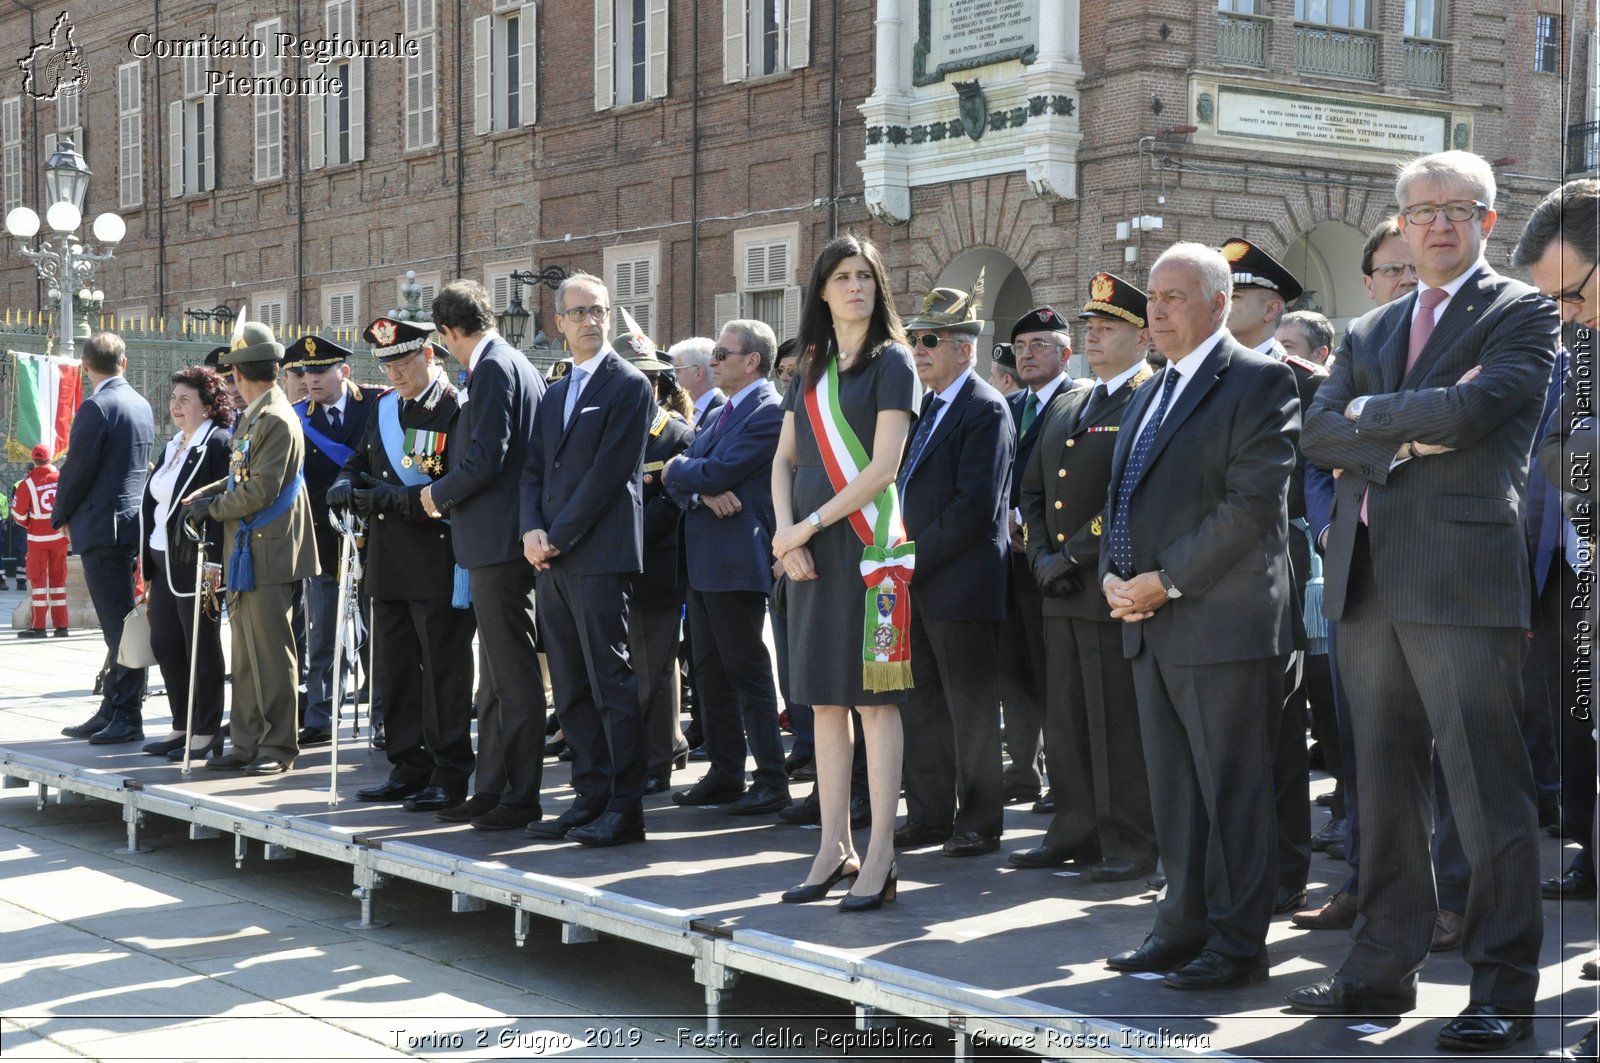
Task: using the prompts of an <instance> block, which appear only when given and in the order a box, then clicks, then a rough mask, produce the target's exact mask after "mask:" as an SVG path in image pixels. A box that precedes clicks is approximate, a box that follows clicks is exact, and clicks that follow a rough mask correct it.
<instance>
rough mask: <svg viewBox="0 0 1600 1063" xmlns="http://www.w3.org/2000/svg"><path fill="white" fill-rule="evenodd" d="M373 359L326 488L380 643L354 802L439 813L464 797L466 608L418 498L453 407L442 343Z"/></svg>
mask: <svg viewBox="0 0 1600 1063" xmlns="http://www.w3.org/2000/svg"><path fill="white" fill-rule="evenodd" d="M389 320H390V319H388V318H379V319H378V320H377V321H374V322H373V323H372V324H371V325H369V326H367V329H366V332H365V336H366V339H367V342H369V343H375V341H376V338H377V332H378V331H382V332H384V333H385V334H387V332H388V330H387V329H386V328H385V327H384V322H386V321H389ZM412 327H413V328H416V329H417V330H418V331H422V329H421V326H416V325H413V326H412ZM394 346H402V347H404V346H408V345H407V344H404V343H400V344H395V345H394ZM373 355H374V357H376V358H377V360H378V364H379V366H381V367H382V369H383V372H384V375H385V376H387V377H388V378H389V379H390V380H391V381H392V382H393V383H394V387H393V388H392V389H391V390H388V391H385V392H383V393H382V394H380V395H379V397H378V398H376V399H373V400H371V402H370V403H369V405H370V407H371V409H372V414H371V416H370V417H368V418H367V423H366V427H365V429H364V430H363V432H362V435H361V438H360V439H359V440H357V442H356V447H355V449H354V451H353V452H352V453H351V455H350V457H349V458H348V459H346V461H345V464H344V467H343V469H341V470H340V472H339V478H338V479H337V480H335V481H334V482H333V484H332V486H330V487H329V488H328V505H329V506H330V507H333V508H336V509H354V510H355V511H356V512H357V513H359V514H360V515H361V516H363V517H366V518H367V561H366V569H365V573H366V575H365V581H366V584H367V589H368V592H369V593H370V594H371V596H372V627H373V638H374V639H375V640H376V641H377V642H378V643H379V644H381V646H382V647H383V652H382V653H381V654H379V655H378V657H377V659H376V661H375V662H374V663H375V665H376V667H377V669H378V671H377V672H376V674H375V675H374V676H373V684H372V690H373V693H374V700H375V701H377V702H378V703H379V704H381V705H383V706H384V726H385V728H386V730H387V732H388V741H387V743H386V744H385V746H384V753H385V754H386V755H387V756H388V758H389V764H390V769H389V778H388V780H386V781H385V782H383V783H380V784H379V785H377V786H369V787H367V788H366V789H363V790H358V791H357V792H356V797H357V798H358V799H359V800H362V801H401V800H403V801H404V802H405V808H406V811H408V812H442V811H444V810H445V809H446V808H449V807H451V806H452V805H455V804H458V803H459V802H461V801H463V800H464V799H465V798H466V796H467V780H468V779H470V778H471V777H472V768H473V757H472V715H471V709H472V668H471V667H470V666H469V665H468V664H467V662H469V661H471V660H472V633H473V621H472V613H471V608H472V606H471V602H469V601H466V600H463V599H459V598H457V597H456V595H455V590H456V584H457V580H456V564H455V553H454V551H453V550H452V549H451V546H450V528H449V526H448V525H446V524H445V523H444V522H443V521H439V520H435V519H432V518H430V517H428V516H427V514H425V513H424V512H423V511H422V505H421V501H420V499H421V495H422V489H423V487H425V486H427V485H429V484H431V483H433V482H434V481H436V480H438V479H439V478H441V477H443V476H444V475H445V454H446V449H447V447H448V445H449V437H450V435H451V434H452V433H454V431H455V426H456V422H457V420H458V418H459V410H460V407H459V406H458V405H457V403H456V389H455V388H453V387H451V386H450V382H449V380H448V378H447V377H446V376H445V373H444V370H443V368H442V367H440V366H439V365H438V364H437V361H436V355H437V356H438V357H444V356H445V355H446V352H445V351H444V349H443V348H440V347H437V346H436V345H435V344H432V343H427V344H424V345H423V346H422V347H420V348H416V349H413V350H404V351H400V352H398V353H393V352H391V351H390V348H388V347H384V346H381V345H375V346H374V347H373ZM463 572H464V570H463Z"/></svg>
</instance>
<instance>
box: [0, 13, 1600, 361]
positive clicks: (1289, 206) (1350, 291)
mask: <svg viewBox="0 0 1600 1063" xmlns="http://www.w3.org/2000/svg"><path fill="white" fill-rule="evenodd" d="M1572 13H1573V9H1572V8H1571V6H1570V5H1562V4H1558V3H1555V2H1554V0H1532V2H1530V3H1528V4H1515V5H1505V4H1502V3H1498V2H1494V0H1221V2H1220V4H1208V3H1204V2H1201V0H1138V2H1129V3H1115V4H1080V3H1078V2H1077V0H1060V2H1053V0H874V2H873V3H870V4H869V3H867V2H864V0H863V2H857V3H845V2H843V0H701V2H699V3H690V2H686V0H540V2H526V3H514V2H504V0H463V2H462V3H460V4H448V3H443V2H442V0H402V2H401V3H399V4H378V3H374V2H371V0H332V2H328V3H325V2H322V0H310V2H306V0H302V2H298V3H291V4H289V5H284V4H269V3H266V2H265V0H224V2H219V3H214V4H202V3H194V2H189V0H169V2H167V3H163V4H156V3H117V4H110V5H104V6H103V7H97V8H94V9H88V8H69V9H68V14H69V19H70V22H71V28H72V31H73V38H74V42H75V43H76V45H77V46H78V47H79V48H80V49H81V51H82V65H83V68H84V69H85V70H86V71H87V74H88V80H87V89H86V91H85V92H84V93H82V94H80V95H79V96H77V97H73V96H72V94H70V93H68V94H61V95H60V96H58V98H57V99H56V100H54V101H41V100H38V99H35V98H33V96H32V95H30V94H29V89H33V90H34V91H36V92H38V91H48V89H49V87H50V86H49V85H48V84H47V83H43V79H41V81H40V82H36V83H31V84H30V85H28V86H24V84H23V82H22V76H21V73H20V72H18V71H17V69H16V67H15V66H14V65H13V66H12V67H11V70H12V73H11V74H8V75H6V76H5V77H4V79H3V80H0V119H3V121H0V132H3V138H0V139H3V145H0V147H3V154H0V162H3V177H4V182H3V190H4V196H5V209H6V210H10V209H11V208H12V207H14V206H16V205H18V204H23V205H27V206H30V207H33V208H34V209H38V208H39V207H40V206H41V205H42V204H41V199H42V196H43V188H42V185H43V182H42V172H41V168H42V166H43V163H44V161H45V159H46V158H47V157H48V155H49V154H50V150H51V149H52V148H53V144H54V139H55V137H57V136H59V135H64V134H65V135H71V136H73V137H74V139H75V141H76V142H77V143H78V145H79V147H80V150H82V151H83V153H84V155H85V156H86V157H87V159H88V161H89V164H90V166H91V167H92V168H93V169H94V170H95V174H96V176H95V178H94V180H93V183H92V186H91V190H90V197H89V203H88V205H87V207H86V209H85V214H87V215H89V216H91V217H92V216H93V215H94V214H97V213H99V212H100V211H103V210H116V211H117V212H119V213H120V214H122V216H123V217H124V218H125V219H126V221H127V224H128V235H127V238H126V239H125V241H124V242H123V244H122V246H121V247H120V248H119V249H118V253H117V257H116V259H115V260H114V261H113V262H111V263H109V264H108V265H107V266H106V267H103V269H102V271H101V273H100V274H99V275H98V277H97V279H96V281H95V286H96V287H98V288H101V289H103V290H104V291H105V292H106V294H107V304H106V309H107V311H108V312H114V313H116V314H117V315H118V316H119V317H120V318H124V319H139V318H143V319H145V320H147V321H151V320H156V319H160V318H167V319H177V318H179V317H180V316H181V314H182V312H183V310H184V309H186V308H206V307H212V306H215V305H216V304H218V303H226V304H228V305H229V306H231V307H234V308H237V307H239V306H240V305H241V303H244V304H246V305H248V306H249V307H250V311H251V314H252V316H256V317H259V318H262V319H266V320H273V321H279V322H301V323H305V324H309V325H315V326H321V327H341V326H349V325H359V324H362V323H364V322H365V321H367V320H369V319H371V318H372V317H373V316H376V315H377V314H380V313H384V312H387V311H388V310H389V309H390V308H392V307H394V306H396V305H398V304H399V303H400V302H401V299H400V294H399V285H400V282H401V279H402V278H403V275H404V274H405V272H406V271H407V270H415V271H416V272H417V274H418V279H419V281H420V282H421V283H422V284H423V285H424V286H425V287H426V288H432V287H435V286H437V285H438V284H440V283H443V282H444V281H447V280H449V279H451V278H453V277H456V276H467V277H473V278H476V279H478V280H480V281H483V282H484V283H485V284H487V285H488V286H489V287H490V288H491V289H492V290H493V291H494V292H495V296H496V300H497V302H499V303H501V304H503V303H504V301H505V300H506V299H507V298H508V297H509V295H510V294H511V292H510V284H509V281H508V280H507V275H508V274H509V273H510V272H511V271H512V270H515V269H532V270H540V269H544V268H546V267H549V266H560V267H562V268H564V269H584V270H588V271H590V272H595V273H599V274H601V275H602V276H603V277H604V278H605V279H606V281H607V282H608V283H610V284H611V285H612V287H613V292H614V296H613V298H614V301H616V302H619V303H622V304H624V305H626V306H628V307H629V308H630V309H631V310H632V311H633V312H634V316H635V317H637V318H638V319H639V320H640V321H641V323H643V324H644V325H645V327H646V328H647V330H649V331H650V332H651V334H652V335H653V336H654V337H655V338H656V339H657V340H658V341H659V342H661V343H662V345H665V344H666V343H667V342H670V341H671V340H674V339H677V338H681V337H683V336H686V335H689V334H691V333H694V332H699V333H706V332H709V331H711V330H712V329H714V328H715V326H716V323H717V322H718V321H720V320H722V319H725V318H727V317H730V316H734V315H735V314H745V315H755V316H761V317H764V318H766V319H767V320H769V321H771V322H772V323H773V324H774V325H775V326H776V327H777V328H778V330H779V332H780V334H788V333H791V332H792V330H793V326H794V322H795V315H796V312H797V309H798V304H799V299H800V296H801V294H802V286H803V285H804V284H805V282H806V280H807V275H808V273H809V264H810V263H811V261H812V259H813V257H814V255H815V253H816V250H817V249H818V248H819V247H820V246H821V244H822V243H823V242H824V241H825V240H826V239H827V238H828V237H829V236H830V235H831V234H832V233H833V232H834V231H836V230H842V229H854V230H857V231H861V232H865V233H866V234H868V235H870V236H871V237H872V238H873V239H874V240H876V241H877V242H878V243H879V244H880V246H882V247H883V248H884V249H885V252H886V255H887V258H888V261H889V263H890V266H891V271H892V278H891V279H892V283H893V285H894V288H895V290H896V291H897V292H898V293H900V299H901V304H902V308H906V307H909V306H910V305H911V302H912V298H911V297H912V295H914V294H917V293H920V292H922V291H925V290H926V289H927V288H928V287H930V286H932V285H934V284H938V283H945V284H953V285H955V286H958V287H966V286H968V285H969V284H970V283H971V281H972V279H973V277H974V276H975V275H976V273H977V271H978V268H979V267H982V268H983V269H984V270H985V274H986V284H987V289H988V292H989V293H990V305H991V307H992V308H993V311H992V312H993V316H994V318H995V319H996V324H997V325H998V329H997V331H999V332H1001V333H1004V332H1006V331H1007V330H1008V329H1009V326H1010V320H1011V318H1013V317H1014V316H1015V315H1017V314H1019V313H1021V312H1022V311H1023V310H1025V309H1027V307H1029V306H1032V305H1036V304H1038V303H1041V302H1052V303H1054V304H1056V305H1057V306H1058V307H1063V308H1065V307H1068V306H1072V305H1075V304H1077V303H1079V302H1081V301H1082V299H1083V298H1084V294H1083V290H1084V288H1085V285H1086V282H1087V278H1088V277H1089V276H1090V275H1092V274H1093V273H1094V272H1095V271H1096V270H1099V269H1111V270H1113V271H1115V272H1118V273H1121V274H1122V275H1124V276H1127V277H1129V278H1130V279H1133V280H1135V281H1142V280H1143V279H1144V277H1145V275H1146V273H1147V271H1148V268H1149V265H1150V263H1151V262H1153V261H1154V258H1155V256H1156V254H1158V253H1159V251H1160V249H1161V248H1162V247H1164V246H1166V245H1167V244H1169V243H1171V242H1173V241H1175V240H1179V239H1190V240H1201V241H1204V242H1208V243H1213V244H1215V243H1217V242H1219V241H1221V240H1222V239H1223V238H1224V237H1226V236H1229V235H1233V234H1240V235H1244V236H1246V237H1248V238H1250V239H1251V240H1253V241H1256V242H1258V243H1260V244H1262V245H1263V246H1265V247H1267V248H1269V249H1270V250H1272V251H1274V252H1276V253H1279V254H1280V255H1282V256H1283V257H1284V259H1285V261H1286V262H1288V264H1289V265H1290V266H1291V268H1295V269H1297V271H1300V272H1302V273H1303V275H1304V279H1305V280H1306V281H1307V284H1308V287H1310V288H1312V289H1314V294H1313V296H1312V297H1311V298H1312V299H1313V300H1314V302H1315V303H1316V304H1317V305H1319V306H1321V307H1322V308H1323V309H1324V310H1325V311H1326V312H1328V313H1329V314H1330V316H1333V317H1335V318H1337V319H1344V318H1348V317H1350V316H1353V315H1354V314H1357V313H1360V312H1361V311H1362V310H1364V309H1365V306H1366V304H1365V302H1364V296H1363V295H1362V292H1361V286H1360V279H1359V277H1358V276H1356V275H1355V273H1356V264H1355V260H1354V257H1353V253H1352V248H1354V249H1355V251H1356V252H1358V251H1359V247H1360V241H1361V234H1362V233H1363V232H1364V231H1365V230H1366V229H1367V228H1368V227H1369V226H1370V225H1372V224H1373V223H1375V222H1376V221H1378V220H1379V219H1380V218H1381V217H1382V216H1383V215H1384V214H1386V213H1388V212H1390V211H1392V210H1393V206H1394V205H1393V202H1392V191H1391V187H1390V186H1391V175H1392V172H1393V168H1394V164H1395V162H1396V161H1399V160H1401V159H1403V158H1404V157H1405V151H1404V150H1395V149H1394V147H1393V146H1392V145H1390V146H1374V143H1373V139H1372V137H1373V135H1374V134H1372V133H1371V131H1370V130H1369V131H1368V133H1366V134H1358V135H1357V136H1356V137H1355V139H1354V140H1350V141H1348V142H1345V143H1334V142H1331V141H1329V140H1327V139H1318V138H1316V137H1315V136H1314V133H1315V129H1316V128H1317V123H1319V122H1320V123H1324V124H1325V123H1327V122H1330V121H1332V122H1343V123H1347V124H1350V125H1357V126H1359V125H1360V124H1361V123H1364V122H1365V123H1379V124H1389V125H1396V127H1397V129H1398V130H1399V132H1398V133H1397V134H1396V136H1397V137H1398V138H1400V139H1397V140H1396V141H1395V142H1396V143H1401V144H1404V143H1414V144H1416V145H1418V146H1419V147H1422V148H1430V149H1431V148H1433V147H1440V146H1464V147H1469V148H1471V149H1472V150H1474V151H1477V152H1478V153H1480V154H1482V155H1483V156H1485V157H1486V158H1489V159H1491V160H1497V162H1496V165H1497V170H1498V172H1499V173H1500V176H1501V181H1502V185H1501V202H1500V204H1499V206H1500V210H1501V214H1502V216H1503V217H1504V219H1505V222H1504V224H1505V225H1506V226H1507V228H1505V229H1503V230H1502V231H1501V233H1500V234H1497V237H1496V239H1495V240H1494V241H1493V242H1492V243H1491V244H1490V254H1491V258H1492V259H1493V258H1494V256H1495V255H1497V254H1500V255H1503V254H1504V252H1505V251H1507V250H1508V249H1509V246H1510V244H1511V242H1512V240H1511V237H1510V235H1508V234H1514V233H1515V231H1516V230H1517V229H1518V228H1519V227H1520V224H1521V218H1522V217H1523V216H1524V214H1525V212H1526V210H1527V208H1528V207H1530V206H1531V205H1532V204H1533V203H1534V202H1535V201H1536V200H1537V198H1538V197H1539V196H1540V195H1542V194H1543V193H1544V192H1545V191H1547V190H1548V189H1549V188H1551V187H1553V186H1554V185H1555V184H1556V183H1558V182H1559V181H1560V180H1561V179H1562V177H1563V174H1564V171H1565V169H1566V167H1565V166H1564V164H1563V145H1564V144H1566V143H1568V142H1569V139H1570V138H1569V137H1568V136H1567V133H1568V127H1569V126H1581V124H1582V123H1583V122H1585V121H1586V120H1587V119H1588V117H1590V112H1591V111H1593V110H1594V105H1595V104H1594V100H1593V98H1592V97H1593V90H1592V88H1591V87H1590V78H1588V77H1586V76H1579V77H1570V76H1568V74H1567V73H1566V72H1567V71H1569V70H1585V69H1587V68H1588V67H1589V66H1590V65H1592V62H1593V58H1592V56H1591V54H1590V52H1591V47H1590V35H1591V32H1592V30H1593V28H1594V27H1593V25H1592V23H1591V22H1589V21H1580V22H1579V23H1578V24H1576V25H1575V24H1573V23H1572ZM57 14H58V9H57V8H54V7H47V6H37V7H35V8H34V9H33V10H31V11H30V10H27V9H23V8H20V7H13V9H12V10H11V11H9V12H5V13H0V34H3V35H4V38H5V39H7V40H12V41H17V42H26V41H34V42H49V41H50V38H51V32H52V28H53V25H54V20H55V19H56V16H57ZM1589 18H1590V16H1588V15H1584V16H1581V19H1583V20H1587V19H1589ZM1008 26H1009V27H1010V29H1012V30H1014V31H1017V32H1019V33H1021V34H1022V36H1023V37H1025V38H1026V40H1025V41H1023V42H1022V44H1021V45H1020V46H1019V45H1017V43H1016V42H1015V41H1012V42H1010V43H1008V42H1007V40H1006V39H1005V33H1006V30H1007V27H1008ZM952 27H954V30H953V31H952ZM280 34H283V35H288V36H287V38H284V37H280V36H279V35H280ZM963 35H967V36H968V37H971V38H972V39H973V40H976V41H978V42H979V45H981V46H974V47H968V48H966V52H965V54H966V56H967V57H966V58H962V57H961V54H960V53H962V45H963V43H964V41H966V37H964V36H963ZM286 39H287V40H288V42H289V43H290V44H291V46H292V47H290V48H289V49H288V51H289V54H283V53H284V52H285V48H284V45H283V42H284V41H285V40H286ZM201 40H208V41H210V42H211V44H212V46H213V47H212V51H213V52H216V51H223V52H229V51H231V52H233V53H243V54H222V55H215V54H214V55H212V56H211V57H209V58H206V57H196V56H194V55H192V54H190V55H188V56H187V57H185V56H184V55H183V54H180V53H183V52H184V51H185V49H188V50H189V51H191V52H192V51H193V50H194V49H195V48H196V45H195V43H194V42H197V41H201ZM325 40H332V41H334V42H335V43H334V44H332V45H319V44H318V42H321V41H325ZM221 42H230V43H229V45H228V46H226V47H224V46H223V45H222V43H221ZM344 42H364V43H363V44H361V47H362V48H364V49H366V50H367V52H368V53H369V54H367V55H366V56H365V57H358V58H348V57H347V56H346V54H345V53H346V52H348V51H349V50H350V48H351V46H350V45H349V44H347V43H344ZM968 43H970V42H968ZM258 46H259V47H258ZM24 47H25V46H24V45H23V44H21V43H19V44H18V45H17V46H16V50H17V51H18V52H19V53H22V52H23V51H24ZM319 47H321V48H324V49H325V50H324V51H323V52H322V53H321V54H318V52H317V49H318V48H319ZM252 51H259V52H260V53H261V54H250V53H251V52H252ZM973 55H976V59H974V58H971V56H973ZM23 57H24V56H23V55H22V54H19V55H18V56H17V57H16V58H18V59H20V58H23ZM952 57H954V58H952ZM319 59H322V60H328V61H327V62H321V63H319V62H318V61H317V60H319ZM1552 64H1553V66H1552ZM941 66H942V67H943V69H941ZM1547 67H1548V68H1550V70H1551V72H1548V73H1547V72H1544V71H1545V69H1546V68H1547ZM258 78H259V79H265V81H267V82H271V83H273V84H276V85H278V87H279V88H280V89H282V88H286V87H288V86H284V85H282V84H281V82H279V81H278V79H289V80H290V81H291V82H292V83H293V88H294V89H295V92H294V94H293V95H286V94H280V95H276V96H273V95H254V94H253V95H245V94H244V92H243V91H242V86H243V85H244V84H246V83H251V82H252V79H258ZM319 79H320V80H319ZM958 82H960V83H961V85H962V87H960V88H958V87H957V83H958ZM334 84H337V86H338V87H337V88H336V89H335V90H334V91H321V92H316V91H315V90H317V89H319V88H322V89H327V88H328V87H329V86H331V85H334ZM251 87H254V85H253V84H252V85H251ZM308 88H309V89H311V90H313V94H310V95H307V94H304V92H303V90H305V89H308ZM1272 101H1279V102H1278V103H1273V102H1272ZM1319 106H1320V107H1321V111H1320V112H1318V107H1319ZM1274 109H1276V111H1277V112H1278V113H1277V117H1276V118H1271V119H1270V121H1269V122H1268V124H1269V125H1271V124H1272V123H1273V122H1276V123H1277V125H1276V126H1275V127H1273V129H1270V130H1269V131H1268V132H1269V134H1270V135H1265V136H1263V135H1258V134H1257V133H1254V132H1250V130H1251V129H1252V128H1253V126H1252V125H1251V123H1256V124H1257V125H1259V123H1260V121H1261V120H1262V119H1263V115H1264V114H1265V112H1266V111H1268V110H1274ZM1312 112H1317V113H1312ZM1396 116H1398V117H1396ZM1269 118H1270V116H1269ZM1307 122H1309V123H1311V124H1310V126H1307V124H1306V123H1307ZM1296 123H1298V126H1296ZM1290 126H1296V128H1299V130H1300V132H1299V135H1300V136H1302V137H1304V136H1308V135H1311V136H1313V139H1310V140H1301V141H1299V142H1296V141H1294V140H1293V139H1292V136H1293V135H1294V134H1293V132H1292V130H1290V128H1289V127H1290ZM1191 127H1192V128H1191ZM1307 128H1310V129H1311V130H1312V133H1310V134H1308V133H1307V132H1306V129H1307ZM974 133H976V134H978V135H977V136H974V135H973V134H974ZM1363 137H1364V139H1363ZM1404 137H1410V138H1411V140H1409V141H1407V140H1405V139H1403V138H1404ZM1582 143H1584V142H1582V141H1581V139H1580V141H1579V144H1580V147H1581V146H1582ZM1152 218H1160V219H1161V227H1160V228H1159V229H1152V228H1151V226H1150V222H1149V219H1152ZM1136 219H1139V220H1141V221H1143V222H1144V224H1141V225H1137V226H1135V225H1133V224H1131V223H1132V222H1133V221H1134V220H1136ZM40 287H41V286H40V285H39V283H38V281H37V279H36V278H35V276H34V271H33V269H32V267H31V266H30V265H29V264H28V262H27V261H26V260H25V259H24V258H23V257H22V256H21V255H19V254H18V253H17V251H16V249H15V246H14V241H10V240H7V241H5V242H4V244H3V250H0V302H3V303H4V305H6V306H7V307H11V308H29V309H31V308H38V307H40V306H41V305H42V302H43V295H42V292H41V290H40ZM550 294H551V293H550V292H549V291H548V290H545V289H538V288H536V289H530V290H524V291H523V293H522V295H523V298H524V301H525V302H526V303H527V304H528V305H529V306H530V307H532V308H535V309H536V310H539V311H541V312H542V317H543V320H542V321H541V322H540V324H542V325H543V326H544V328H545V329H546V330H548V331H549V332H550V333H551V334H552V336H553V335H554V330H553V329H551V328H550V325H549V321H548V314H549V310H550V308H551V302H550ZM426 298H427V296H426V295H425V296H424V303H426ZM531 331H532V329H531V328H530V332H531Z"/></svg>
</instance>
